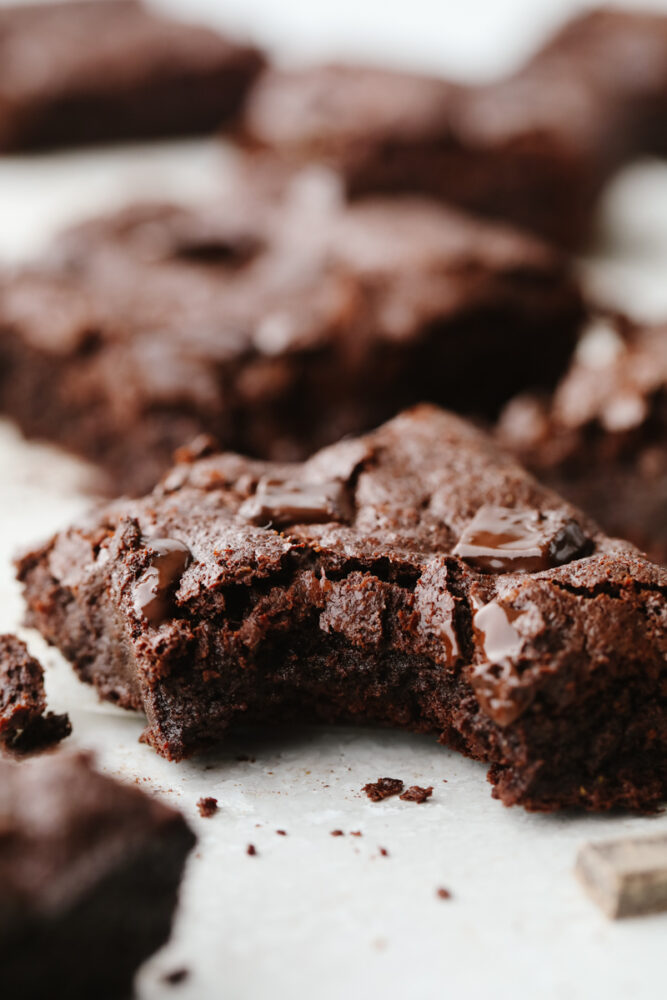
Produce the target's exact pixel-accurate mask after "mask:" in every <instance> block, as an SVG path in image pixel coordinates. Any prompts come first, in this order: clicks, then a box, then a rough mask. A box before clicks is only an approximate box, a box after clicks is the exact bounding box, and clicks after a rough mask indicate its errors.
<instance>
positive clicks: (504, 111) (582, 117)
mask: <svg viewBox="0 0 667 1000" xmlns="http://www.w3.org/2000/svg"><path fill="white" fill-rule="evenodd" d="M666 67H667V16H665V14H664V13H658V12H655V13H650V12H640V11H639V12H635V11H623V10H613V9H609V8H603V9H600V10H594V11H590V12H587V13H584V14H581V15H578V16H576V17H574V18H573V19H572V20H570V21H568V22H567V23H566V24H565V25H564V26H563V27H562V28H561V29H560V30H558V31H556V33H555V34H554V35H553V37H552V38H551V39H549V40H548V41H547V43H546V45H544V46H543V47H542V48H541V49H540V50H539V51H538V52H537V53H535V55H534V56H533V57H532V58H531V59H529V60H528V62H527V63H526V64H525V65H524V66H523V67H521V68H520V69H519V70H518V71H517V72H516V73H514V74H513V75H511V76H509V77H506V78H504V79H500V80H496V81H493V82H491V83H489V84H486V85H483V86H478V87H465V86H457V85H455V84H453V83H451V82H448V81H446V80H442V79H438V78H436V77H428V76H418V75H415V74H410V73H404V72H398V71H391V70H387V69H382V68H375V67H372V66H360V65H352V64H337V65H336V64H334V65H319V66H311V67H306V68H302V69H296V70H294V69H278V68H273V69H270V70H269V71H268V72H267V73H266V74H265V75H264V76H263V77H262V78H261V79H260V80H259V82H258V84H257V86H256V87H255V88H254V90H253V92H252V93H251V95H250V98H249V100H248V102H247V105H246V111H245V117H244V121H243V129H242V131H243V135H244V137H245V140H246V142H247V143H248V145H249V146H251V147H253V148H255V149H256V150H263V151H265V152H266V151H271V154H272V155H277V156H278V157H280V158H281V159H282V160H284V161H286V162H288V163H303V162H304V161H312V160H315V161H319V162H323V163H326V164H328V165H330V166H332V167H334V168H335V169H336V170H337V171H339V172H340V174H341V176H342V178H343V180H344V183H345V186H346V189H347V193H348V195H349V196H350V197H352V198H355V197H359V196H362V195H369V194H372V193H378V192H383V193H386V192H405V191H412V192H418V193H420V194H428V195H430V196H435V197H437V198H442V199H444V200H446V201H447V202H449V203H451V204H458V205H460V206H462V207H465V208H466V209H468V210H471V211H473V212H475V213H476V214H483V215H488V216H491V217H496V218H503V219H507V220H511V221H512V222H513V223H515V224H518V225H519V226H521V227H525V228H526V229H528V230H531V231H534V232H537V233H539V234H540V235H542V236H545V237H547V238H548V239H550V240H555V241H556V242H559V243H561V244H564V245H566V246H570V247H573V246H577V245H580V244H581V243H582V242H585V241H586V240H587V238H588V237H589V236H590V234H591V228H592V221H593V216H594V212H595V207H596V199H597V195H598V194H599V193H600V191H601V189H602V187H603V186H604V184H605V182H606V181H607V180H608V179H609V178H610V176H611V175H612V174H613V173H614V172H615V171H616V169H617V168H618V167H619V166H621V165H622V164H623V163H625V162H627V161H629V160H631V159H635V158H637V157H639V156H641V155H643V154H646V153H656V152H659V153H660V152H662V153H664V152H665V150H666V149H667V128H666V126H665V122H666V121H667V68H666Z"/></svg>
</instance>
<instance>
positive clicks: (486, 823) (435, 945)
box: [0, 0, 667, 1000]
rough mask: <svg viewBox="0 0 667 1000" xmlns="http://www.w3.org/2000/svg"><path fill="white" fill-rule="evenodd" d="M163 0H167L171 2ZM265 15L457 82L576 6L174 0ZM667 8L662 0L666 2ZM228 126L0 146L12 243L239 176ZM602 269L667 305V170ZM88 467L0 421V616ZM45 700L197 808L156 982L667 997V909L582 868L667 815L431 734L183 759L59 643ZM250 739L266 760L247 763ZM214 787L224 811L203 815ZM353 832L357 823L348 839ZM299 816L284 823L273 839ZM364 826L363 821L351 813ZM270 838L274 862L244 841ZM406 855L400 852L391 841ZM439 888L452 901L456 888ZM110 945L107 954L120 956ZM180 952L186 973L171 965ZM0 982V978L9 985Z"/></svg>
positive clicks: (498, 62)
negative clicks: (604, 843) (491, 782)
mask: <svg viewBox="0 0 667 1000" xmlns="http://www.w3.org/2000/svg"><path fill="white" fill-rule="evenodd" d="M163 2H164V3H165V4H167V0H163ZM167 5H168V6H170V7H172V8H176V9H178V10H179V11H180V12H181V13H187V14H188V15H192V16H194V15H195V14H196V13H197V12H200V13H201V14H202V16H207V17H208V18H209V19H211V20H212V21H216V20H217V21H218V22H219V23H230V24H233V25H235V26H236V27H239V28H244V29H247V30H248V31H252V32H253V33H254V34H255V36H256V37H259V38H260V39H261V40H262V41H264V42H265V43H266V44H270V45H272V47H273V48H274V51H275V52H276V53H277V55H278V56H279V57H280V58H283V59H289V58H294V57H296V58H304V57H306V56H307V55H309V54H311V53H312V55H313V57H314V56H317V55H341V54H346V53H351V54H355V55H357V56H373V57H376V58H378V59H380V58H381V59H386V60H388V61H390V62H393V63H396V64H401V63H403V64H406V65H413V66H422V67H427V68H431V69H442V70H443V71H444V72H453V73H456V74H457V75H459V76H467V77H471V78H472V77H480V76H483V75H486V76H488V75H492V74H493V73H494V72H500V71H501V70H502V69H503V68H505V67H508V66H510V65H512V64H513V63H514V62H516V60H517V59H518V58H519V57H520V55H521V54H522V53H523V52H525V51H527V49H528V48H529V47H530V45H531V44H532V43H533V42H534V41H535V40H536V39H537V38H538V37H539V36H540V34H542V33H543V32H544V31H545V30H546V28H547V27H548V26H549V25H551V24H553V23H555V22H556V21H557V19H558V18H559V17H560V16H562V15H563V13H564V12H566V11H567V10H569V9H572V8H573V7H575V6H580V5H577V4H575V3H566V2H562V3H556V2H545V0H540V2H538V0H468V2H467V3H464V4H462V3H459V2H455V0H440V2H438V0H411V2H406V0H396V2H390V0H384V2H381V0H336V2H334V0H326V2H325V0H310V2H306V0H289V2H288V0H228V2H226V3H223V2H216V0H181V2H180V3H178V2H177V0H169V3H168V4H167ZM654 6H661V7H662V9H665V10H667V4H666V3H662V4H654ZM227 155H228V154H227V153H225V151H224V150H222V149H221V148H220V147H218V146H217V145H216V144H215V143H212V142H209V143H206V142H201V143H174V144H169V145H164V146H153V147H151V148H141V147H134V148H132V149H124V150H109V151H102V152H95V153H89V152H86V153H76V154H71V153H68V154H60V155H58V156H53V157H49V158H46V157H44V158H31V159H26V160H22V159H20V158H8V159H5V160H2V161H0V257H3V258H5V259H6V260H12V259H18V258H20V257H25V256H28V255H30V254H32V253H35V252H36V251H37V250H38V249H39V248H40V246H42V245H43V243H44V241H45V240H46V239H47V238H48V235H49V233H50V232H52V231H53V229H54V228H55V227H56V226H57V225H59V224H61V223H62V222H65V221H67V220H69V219H71V218H75V217H77V216H80V215H81V214H83V213H85V212H86V211H90V210H92V209H96V208H99V207H104V208H106V207H108V205H109V203H110V202H113V203H120V202H122V201H123V200H124V199H125V198H128V197H146V196H163V195H166V196H187V197H188V198H192V197H203V196H204V195H205V193H206V191H208V190H211V189H213V188H214V187H215V185H216V184H217V183H218V182H219V178H220V177H221V176H222V174H223V173H224V169H225V161H226V157H227ZM580 266H581V270H582V274H583V275H584V276H585V277H586V280H587V281H588V282H589V284H590V286H591V287H593V288H595V289H596V290H597V291H598V293H599V294H601V295H603V296H606V297H607V298H608V299H610V300H612V301H616V302H617V303H621V304H624V305H625V306H626V308H629V309H630V310H631V311H633V312H635V313H636V314H638V315H647V316H656V317H659V316H661V315H662V316H663V317H664V316H667V165H666V164H644V165H640V166H637V167H635V168H633V169H632V170H629V171H626V173H625V174H624V176H623V177H621V178H619V179H618V181H617V182H616V183H615V184H614V186H613V189H612V190H611V191H610V192H609V196H608V197H607V199H606V204H605V207H604V211H603V213H602V216H601V223H600V238H599V252H598V254H597V255H596V256H595V257H594V258H590V259H588V260H586V261H582V262H581V265H580ZM85 479H86V470H85V469H84V468H83V466H81V465H79V464H78V463H76V462H75V461H73V460H72V459H69V458H67V457H65V456H63V455H59V454H57V453H56V452H55V451H53V450H51V449H48V448H45V447H42V446H39V445H34V444H30V445H28V444H26V443H25V442H23V441H21V439H20V438H19V436H18V434H17V433H16V432H15V431H14V430H13V429H12V428H11V427H10V425H9V424H7V423H4V424H3V423H1V422H0V630H3V631H4V630H9V629H12V630H14V629H16V628H17V627H18V625H19V622H20V618H21V602H20V597H19V594H18V592H17V589H16V587H15V585H14V582H13V579H12V570H11V562H10V561H11V555H12V553H13V552H15V551H16V549H17V548H19V547H22V546H25V545H28V544H29V543H30V542H32V541H35V540H37V539H39V538H41V537H44V536H46V535H47V534H48V533H50V532H51V531H52V530H54V529H55V528H57V527H59V526H61V525H65V524H66V523H67V522H68V521H69V520H70V519H72V518H73V517H75V516H76V515H77V514H78V513H79V512H81V511H82V510H83V509H85V506H86V504H87V503H88V502H89V500H88V499H87V498H86V495H85V492H84V491H83V487H84V484H85ZM24 634H25V635H26V637H27V638H28V639H29V641H30V645H31V648H32V649H33V651H35V652H36V653H37V654H38V655H40V656H42V659H43V661H44V663H45V664H46V665H48V667H49V668H50V669H49V674H48V687H49V693H50V696H51V703H52V708H54V709H55V710H68V711H69V712H70V714H71V717H72V721H73V724H74V735H73V737H72V738H71V739H70V740H69V741H68V743H69V745H70V746H86V747H95V748H97V750H98V751H99V754H100V762H101V764H102V765H103V766H104V768H105V769H107V770H109V771H110V772H112V773H115V774H118V775H120V776H122V777H125V778H127V779H129V780H134V779H135V778H138V779H139V780H140V781H141V782H142V783H144V784H145V787H147V788H150V789H152V790H154V791H155V792H156V793H158V794H160V795H163V796H164V797H166V798H167V799H168V800H169V801H172V802H174V803H176V804H177V805H178V806H180V807H181V808H182V809H183V810H184V811H185V813H186V814H187V815H188V817H189V818H190V820H191V822H192V824H193V826H194V827H195V828H196V829H197V832H198V833H199V835H200V843H199V846H198V848H197V850H196V853H195V855H194V856H193V857H192V859H191V863H190V866H189V869H188V876H187V879H186V882H185V885H184V891H183V900H182V907H181V911H180V914H179V918H178V922H177V927H176V932H175V935H174V938H173V941H172V943H171V944H170V945H169V946H168V948H166V949H165V950H164V951H163V952H162V953H161V954H159V955H158V956H156V958H155V959H154V960H153V961H152V962H150V963H149V964H148V965H147V966H146V968H145V969H144V970H143V972H142V975H141V994H140V995H141V998H142V1000H149V998H150V1000H153V998H158V997H162V996H174V997H175V996H179V997H180V996H182V997H186V998H189V1000H190V998H191V1000H194V998H204V1000H207V998H217V997H224V998H226V1000H256V998H261V1000H263V998H271V1000H283V998H293V1000H310V998H322V1000H328V998H338V997H340V998H350V1000H356V998H364V1000H366V998H369V997H376V996H382V997H385V998H387V1000H398V998H402V997H405V996H408V997H410V998H415V1000H420V998H436V997H437V998H446V997H452V998H454V997H456V998H480V1000H486V998H491V997H493V998H495V1000H505V998H507V1000H509V998H512V1000H524V998H525V1000H533V998H538V997H539V998H544V1000H589V998H598V997H603V998H609V1000H621V998H630V997H632V998H633V1000H643V998H646V1000H649V998H650V1000H653V998H655V997H660V996H664V995H665V992H666V991H667V973H666V972H665V962H664V952H665V940H666V935H667V915H666V916H658V917H651V918H645V919H641V920H636V921H632V922H626V923H619V924H610V923H608V922H606V920H605V919H604V918H603V917H602V916H601V915H600V914H599V913H598V912H597V910H595V908H594V907H593V906H592V904H591V903H589V901H588V900H587V898H586V897H584V896H583V894H582V893H581V892H580V890H579V888H578V886H577V884H576V882H575V881H574V879H573V876H572V865H573V861H574V857H575V853H576V850H577V847H578V845H579V844H581V843H582V842H583V841H584V840H586V839H587V838H591V837H606V836H613V835H617V834H620V833H627V832H632V833H640V832H656V831H657V830H664V831H665V832H667V817H659V818H656V819H637V818H632V817H627V816H626V817H613V818H609V817H606V818H605V817H602V818H600V817H590V816H589V817H585V816H584V817H581V816H573V815H567V816H546V817H545V816H531V815H527V814H525V813H524V812H522V811H519V810H516V809H515V810H508V809H505V808H504V807H503V806H501V805H499V804H498V803H497V802H494V801H493V800H491V798H490V788H489V786H488V785H487V784H486V782H485V779H484V768H483V767H481V766H480V765H477V764H474V763H472V762H470V761H466V760H463V759H462V758H460V757H458V756H457V755H455V754H453V753H450V752H449V751H446V750H443V749H442V748H440V747H438V746H437V744H436V743H435V741H434V740H433V739H432V738H428V737H423V738H422V737H413V736H407V735H404V734H396V733H386V732H373V731H366V730H349V729H344V730H341V729H338V730H328V729H318V730H314V729H304V730H299V731H294V732H289V733H283V734H281V735H275V734H274V735H272V736H267V735H266V734H262V733H254V734H252V733H251V734H245V735H244V736H243V737H237V738H235V739H234V741H233V742H230V744H229V745H227V746H225V747H224V748H223V749H222V750H221V751H220V752H219V753H218V754H216V755H214V756H210V757H208V758H206V759H204V760H199V761H196V762H189V763H185V764H181V765H173V764H168V763H167V762H165V761H163V760H161V759H160V758H158V757H157V756H156V755H155V754H154V753H153V752H152V751H151V750H149V749H147V748H146V747H143V746H141V745H139V744H138V743H137V738H138V736H139V733H140V732H141V728H142V723H141V720H140V719H139V718H138V717H134V716H132V715H130V714H127V713H120V712H118V711H116V710H114V709H113V708H112V707H110V706H105V705H100V704H98V703H97V701H96V699H95V697H94V695H93V694H92V692H91V691H89V690H88V689H86V688H84V687H83V686H81V685H80V684H79V683H78V682H77V681H76V680H75V679H74V678H73V676H72V674H71V672H70V670H69V668H68V667H67V665H66V664H65V663H64V662H63V661H62V660H61V659H60V657H59V656H58V654H57V653H56V652H55V651H53V650H47V649H45V648H44V646H43V644H42V642H41V640H40V639H39V637H38V636H35V635H32V634H27V633H24ZM239 754H248V755H251V756H254V757H256V761H255V762H240V761H238V760H237V759H236V757H237V756H238V755H239ZM384 775H389V776H392V777H400V778H402V779H403V780H404V781H405V782H406V783H408V784H410V783H418V784H422V785H428V784H432V785H433V786H434V789H435V791H434V795H433V799H432V800H431V801H430V802H429V803H428V804H426V805H422V806H417V805H414V804H410V803H402V802H399V801H398V800H397V799H390V800H388V801H387V802H384V803H379V804H372V803H370V802H369V801H368V800H367V799H366V798H365V797H364V796H362V795H361V794H360V789H361V786H362V785H363V784H365V783H366V782H367V781H373V780H375V779H376V778H378V777H379V776H384ZM200 795H213V796H215V797H217V798H218V800H219V803H220V806H221V809H220V812H219V813H218V814H217V815H216V816H215V817H214V818H212V819H208V820H202V819H200V818H199V816H198V815H197V813H196V809H195V802H196V800H197V798H199V796H200ZM337 828H340V829H343V830H345V831H346V833H347V835H346V836H345V837H331V836H330V831H331V830H334V829H337ZM276 829H285V830H286V831H287V834H288V836H287V837H280V836H278V835H276V833H275V830H276ZM351 830H361V831H362V834H363V836H362V837H359V838H357V837H350V836H349V831H351ZM249 843H253V844H255V846H256V848H257V850H258V856H256V857H248V856H247V855H246V853H245V848H246V846H247V845H248V844H249ZM380 846H382V847H385V848H386V849H387V850H388V851H389V856H388V857H383V856H381V855H380V853H379V847H380ZM440 886H443V887H446V888H448V889H450V890H451V892H452V894H453V898H452V899H451V900H450V901H442V900H439V899H438V898H437V897H436V890H437V888H438V887H440ZM110 960H113V959H112V957H110ZM181 966H185V967H187V968H189V969H190V970H191V975H190V977H189V978H188V979H187V980H186V982H185V983H184V984H183V985H181V986H178V987H167V986H164V985H163V984H162V983H161V980H160V977H161V976H162V974H163V973H165V972H168V971H171V970H173V969H175V968H178V967H181ZM0 981H1V979H0Z"/></svg>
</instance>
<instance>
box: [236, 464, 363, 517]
mask: <svg viewBox="0 0 667 1000" xmlns="http://www.w3.org/2000/svg"><path fill="white" fill-rule="evenodd" d="M348 506H349V505H348V503H347V497H346V494H345V487H344V486H343V484H342V483H341V482H339V481H338V480H333V481H331V482H322V483H307V482H303V483H299V482H287V481H285V480H281V479H273V478H271V477H269V476H266V477H264V478H263V479H260V481H259V483H258V484H257V491H256V493H255V495H254V496H253V497H250V498H249V499H248V500H246V502H245V503H244V504H242V505H241V508H240V509H239V515H240V516H241V517H242V518H243V519H244V520H246V521H249V522H250V523H251V524H261V525H266V524H271V525H273V526H274V527H281V526H285V525H288V524H318V523H326V522H327V521H344V520H346V518H347V517H348V514H349V512H348Z"/></svg>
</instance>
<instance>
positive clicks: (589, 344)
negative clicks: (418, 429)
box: [498, 318, 667, 564]
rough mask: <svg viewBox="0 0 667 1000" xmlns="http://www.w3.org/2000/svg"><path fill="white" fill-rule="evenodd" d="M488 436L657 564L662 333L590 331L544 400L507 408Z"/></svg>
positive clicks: (663, 551)
mask: <svg viewBox="0 0 667 1000" xmlns="http://www.w3.org/2000/svg"><path fill="white" fill-rule="evenodd" d="M498 434H499V437H500V439H501V441H502V442H503V444H505V445H507V446H508V447H510V448H511V449H512V450H513V451H514V452H515V453H516V454H518V455H519V457H520V458H521V460H522V461H523V463H524V464H525V465H527V466H528V467H529V468H530V469H532V470H533V471H534V472H535V473H536V474H537V475H538V476H539V477H540V479H542V480H543V481H544V482H546V483H548V484H549V485H550V486H553V487H554V488H555V489H557V490H558V491H559V492H560V493H561V494H562V495H563V496H566V497H567V498H568V499H569V500H571V501H572V502H573V503H576V504H577V505H578V506H579V507H581V508H582V509H583V510H585V511H587V513H589V514H590V515H591V516H592V517H594V518H595V519H596V520H597V521H598V522H599V523H600V524H601V525H602V526H603V527H604V529H605V530H606V531H607V533H609V534H612V535H618V536H620V537H622V538H628V539H630V540H631V541H633V542H634V543H635V544H636V545H638V546H639V547H640V548H642V549H644V550H645V551H646V552H648V554H649V555H650V556H651V557H652V558H653V559H654V560H655V561H656V562H659V563H663V564H667V326H654V327H641V326H634V325H632V324H631V323H629V322H628V321H626V320H623V319H621V318H614V319H607V320H604V321H600V322H598V323H596V324H595V326H594V327H593V328H592V329H591V331H590V333H589V334H588V335H587V336H586V337H585V338H584V340H583V341H582V345H581V348H580V350H579V352H578V356H577V358H576V360H575V361H574V363H573V365H572V368H571V369H570V371H569V372H568V374H567V375H566V376H565V378H564V379H563V380H562V382H561V383H560V385H559V386H558V387H557V389H556V391H555V393H554V395H553V396H552V397H551V398H545V397H539V396H525V395H523V396H520V397H518V398H517V399H515V400H513V401H512V402H510V403H509V404H508V405H507V407H506V408H505V410H504V412H503V414H502V416H501V419H500V422H499V426H498Z"/></svg>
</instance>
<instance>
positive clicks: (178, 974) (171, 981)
mask: <svg viewBox="0 0 667 1000" xmlns="http://www.w3.org/2000/svg"><path fill="white" fill-rule="evenodd" d="M189 976H190V970H189V969H185V968H183V969H174V971H173V972H168V973H167V974H166V975H165V976H163V977H162V982H164V983H167V985H168V986H180V984H181V983H184V982H185V980H186V979H188V977H189Z"/></svg>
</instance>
